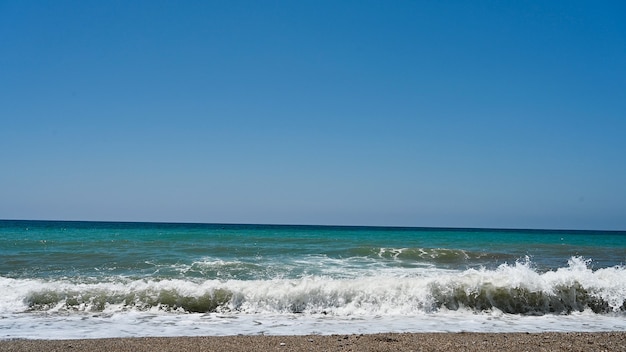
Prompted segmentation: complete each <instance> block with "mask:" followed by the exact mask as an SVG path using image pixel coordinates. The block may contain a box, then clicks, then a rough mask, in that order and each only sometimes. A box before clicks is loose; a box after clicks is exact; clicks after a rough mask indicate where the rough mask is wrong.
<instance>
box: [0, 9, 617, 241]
mask: <svg viewBox="0 0 626 352" xmlns="http://www.w3.org/2000/svg"><path fill="white" fill-rule="evenodd" d="M624 4H626V3H625V2H622V1H612V2H611V1H575V0H567V1H386V0H385V1H230V0H229V1H182V2H179V1H153V0H150V1H18V0H15V1H7V0H0V119H1V127H0V218H4V219H60V220H124V221H126V220H129V221H181V222H188V221H189V222H227V223H280V224H339V225H341V224H344V225H397V226H452V227H512V228H567V229H571V228H576V229H621V230H626V5H624Z"/></svg>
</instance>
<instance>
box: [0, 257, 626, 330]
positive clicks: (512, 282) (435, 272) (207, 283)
mask: <svg viewBox="0 0 626 352" xmlns="http://www.w3.org/2000/svg"><path fill="white" fill-rule="evenodd" d="M520 290H522V292H524V293H525V294H527V295H532V294H534V293H537V294H538V297H540V298H543V297H544V296H550V295H556V298H555V299H554V300H555V301H556V302H557V303H558V304H563V305H564V306H566V307H570V308H565V310H564V311H562V312H558V311H557V314H551V313H550V310H549V309H552V308H554V307H547V308H546V307H539V308H537V309H538V312H539V313H540V314H544V315H542V316H528V315H522V314H506V313H503V312H502V311H501V310H499V309H498V308H496V307H497V305H494V306H487V308H484V307H482V308H481V304H487V305H488V303H489V302H491V301H493V302H496V303H495V304H497V302H498V300H502V299H504V300H506V299H509V300H511V301H513V303H515V304H521V303H519V302H518V299H517V296H515V295H516V294H517V293H518V292H520ZM0 292H2V293H3V299H2V300H0V334H2V335H0V338H74V337H80V338H96V337H120V336H184V335H231V334H276V335H280V334H332V333H375V332H439V331H441V332H446V331H447V332H458V331H494V332H511V331H527V332H537V331H615V330H619V331H624V330H626V319H624V316H625V309H624V308H625V302H626V268H624V267H612V268H602V269H598V270H592V269H591V265H590V262H589V261H586V260H584V259H582V258H576V257H574V258H572V259H571V260H570V261H569V264H568V266H567V267H563V268H559V269H557V270H554V271H548V272H543V273H542V272H539V271H537V270H535V269H534V268H533V265H532V263H531V262H530V261H528V260H527V261H524V262H519V263H515V264H512V265H501V266H499V267H498V268H496V269H493V270H489V269H469V270H464V271H453V270H442V269H435V268H411V269H407V268H405V269H402V268H394V269H393V270H391V269H390V270H385V271H382V272H372V273H370V275H367V276H364V277H361V278H354V277H349V278H341V277H330V276H305V277H301V278H298V279H281V278H275V279H271V280H195V281H194V280H179V279H169V280H154V279H136V280H131V279H127V278H115V280H113V278H111V281H110V282H94V283H89V282H72V281H70V280H56V281H45V280H40V279H14V278H2V277H0ZM581 292H582V293H584V294H585V295H586V297H587V296H588V297H587V298H588V299H589V300H601V301H602V302H604V304H605V305H606V309H604V311H602V312H601V314H597V313H594V312H592V311H591V309H589V308H587V309H585V304H587V303H585V301H584V299H587V298H584V299H583V301H582V302H578V301H577V300H580V297H578V296H577V295H580V294H581ZM220 293H221V294H224V293H226V294H225V296H222V297H221V298H219V297H218V296H219V294H220ZM46 294H49V296H50V297H52V298H49V297H48V296H46ZM38 295H39V296H38ZM459 295H461V296H463V295H465V296H463V297H468V298H467V301H463V299H462V298H463V297H461V299H460V300H459V301H458V302H456V303H458V304H457V306H455V305H454V304H449V305H446V304H442V303H441V302H442V301H441V300H442V299H443V300H445V299H456V298H457V296H459ZM481 295H483V296H484V297H482V296H481ZM498 295H500V297H499V296H498ZM40 296H42V297H43V298H38V297H40ZM164 296H168V297H170V298H169V299H170V301H167V300H164V299H163V297H164ZM492 296H493V297H492ZM502 296H503V297H504V298H502ZM509 296H510V297H509ZM172 297H173V298H172ZM207 297H208V298H207ZM212 297H218V298H216V299H218V300H221V301H219V302H218V303H219V304H216V306H215V307H214V308H215V310H214V311H213V312H212V313H189V311H184V310H183V309H182V308H181V307H184V304H181V305H178V306H177V305H176V304H175V305H174V306H172V303H168V302H171V301H173V302H178V301H185V300H187V301H192V302H195V301H194V299H196V300H197V301H198V302H201V301H202V300H203V299H204V300H209V301H210V299H212ZM442 297H443V298H442ZM476 297H478V298H476ZM527 297H528V296H523V297H522V298H527ZM531 298H532V297H531ZM471 299H483V300H484V302H483V301H480V302H479V303H477V304H474V306H464V305H463V304H467V302H470V301H471ZM177 300H178V301H177ZM490 300H491V301H490ZM33 302H35V303H36V304H35V306H33ZM98 302H100V303H98ZM102 302H104V303H102ZM485 302H486V303H485ZM540 303H541V302H540ZM37 304H39V305H37ZM529 304H532V303H529ZM164 305H166V306H167V307H165V308H167V309H164ZM568 305H569V306H568ZM450 306H453V308H454V309H448V308H450ZM446 307H448V308H446ZM522 308H523V307H522ZM33 309H34V310H33ZM212 309H213V308H212ZM542 309H543V311H542ZM531 312H532V311H531ZM562 313H567V314H562Z"/></svg>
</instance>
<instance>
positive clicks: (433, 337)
mask: <svg viewBox="0 0 626 352" xmlns="http://www.w3.org/2000/svg"><path fill="white" fill-rule="evenodd" d="M0 351H15V352H18V351H19V352H26V351H48V352H53V351H89V352H91V351H107V352H113V351H120V352H122V351H128V352H131V351H132V352H143V351H145V352H153V351H186V352H195V351H198V352H199V351H226V352H228V351H254V352H262V351H416V352H417V351H531V352H539V351H626V332H608V333H540V334H527V333H415V334H374V335H325V336H320V335H310V336H220V337H216V336H211V337H163V338H161V337H156V338H155V337H146V338H113V339H85V340H0Z"/></svg>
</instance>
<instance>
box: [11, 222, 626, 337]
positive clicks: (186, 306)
mask: <svg viewBox="0 0 626 352" xmlns="http://www.w3.org/2000/svg"><path fill="white" fill-rule="evenodd" d="M0 258H2V260H1V261H0V289H1V290H2V292H4V293H5V297H6V298H5V300H4V301H3V302H2V303H0V314H2V317H3V318H5V319H0V322H2V323H4V324H8V327H5V328H4V329H5V330H4V331H9V333H8V334H7V337H15V336H20V335H19V334H17V335H16V331H17V330H19V329H18V327H22V328H21V329H22V330H23V326H22V325H19V324H17V323H15V324H17V325H15V324H13V325H12V323H11V322H16V321H21V320H20V319H27V318H28V319H31V320H32V321H30V322H29V324H33V321H34V322H35V325H37V324H36V322H38V321H40V322H41V323H42V324H43V321H44V320H41V319H42V314H43V316H45V317H46V319H53V318H54V317H57V318H58V317H65V318H67V317H68V316H70V317H75V318H77V319H78V318H79V317H81V319H82V318H84V317H85V314H93V313H98V314H105V313H106V314H105V315H107V316H109V317H113V316H115V317H117V318H119V319H122V318H120V317H123V319H122V321H126V322H128V321H127V320H124V319H130V317H131V316H133V317H135V316H136V314H140V315H142V314H148V315H147V316H155V314H156V316H158V317H159V319H166V318H167V319H174V320H176V319H180V318H181V314H227V315H229V316H231V317H233V318H237V319H244V320H245V319H252V320H251V321H254V319H257V321H258V319H261V317H268V316H273V317H279V318H277V319H279V320H280V319H283V318H284V319H291V318H293V317H292V315H293V314H297V315H298V317H302V318H298V319H300V320H301V321H307V320H306V319H309V318H311V317H320V316H323V317H324V319H326V320H324V321H325V322H327V323H328V319H331V320H332V321H333V322H337V321H343V320H344V319H353V318H355V317H359V318H363V317H369V316H374V317H383V318H385V319H396V318H398V319H399V317H404V318H408V317H413V318H414V317H415V316H421V315H424V314H426V315H429V317H430V318H431V319H432V318H435V317H436V318H437V319H442V325H446V324H449V323H450V322H449V321H446V319H448V318H450V316H451V314H452V312H454V314H456V315H458V314H471V315H467V316H466V317H467V318H468V319H469V318H470V317H472V316H474V318H472V319H475V316H476V314H479V315H484V314H493V313H494V312H501V313H503V314H505V315H504V317H505V318H501V319H502V321H505V320H506V319H512V318H513V317H533V316H552V317H553V318H555V319H557V318H559V317H563V316H572V315H573V314H582V313H585V312H589V314H592V315H593V316H594V317H611V318H618V319H622V320H623V317H624V314H625V313H624V312H626V305H625V302H626V270H625V269H624V266H623V264H624V263H625V262H626V232H603V231H597V232H593V231H543V230H493V229H439V228H383V227H330V226H270V225H223V224H165V223H107V222H48V221H0ZM456 315H455V316H456ZM462 316H465V315H462ZM18 317H19V318H18ZM288 317H290V318H288ZM304 317H306V318H304ZM457 318H458V317H457ZM457 318H455V319H457ZM146 319H147V318H146ZM333 319H334V320H333ZM450 319H451V318H450ZM70 320H71V319H70ZM91 320H93V319H91ZM91 320H90V319H87V322H84V324H89V321H91ZM400 320H401V319H400ZM461 320H462V318H461ZM394 321H395V320H394ZM46 322H47V323H49V321H47V320H46ZM118 323H119V322H118ZM170 323H171V321H170ZM55 324H56V325H58V326H59V329H61V327H65V328H67V326H65V325H63V324H62V323H60V322H59V321H55V322H54V324H53V326H56V325H55ZM129 324H130V323H129ZM251 324H252V323H251ZM611 324H613V323H611ZM0 325H1V324H0ZM79 325H80V324H79ZM122 325H123V324H122ZM148 325H149V324H148ZM174 325H176V324H174ZM305 325H306V324H305ZM400 325H401V326H404V325H402V324H400ZM520 326H526V328H527V329H528V326H527V325H520ZM603 326H604V325H603ZM613 326H615V325H614V324H613ZM0 327H1V326H0ZM405 328H406V326H404V327H403V328H397V329H399V330H402V331H405ZM602 329H606V326H604V327H603V328H602ZM614 329H615V327H614ZM617 329H621V328H619V327H618V328H617ZM435 330H436V329H435ZM496 330H497V328H496ZM522 330H524V329H522ZM228 331H230V330H228V328H227V327H223V329H222V330H219V331H217V332H213V333H214V334H220V333H228ZM409 331H410V329H409ZM302 332H303V333H310V332H311V331H309V330H306V329H304V330H303V331H302ZM251 333H259V331H258V330H254V329H252V331H251ZM263 333H272V330H271V329H270V330H267V331H266V330H263ZM157 334H158V333H157ZM172 334H174V335H175V334H177V333H176V332H173V333H172ZM137 335H139V336H141V335H142V333H141V332H138V333H137ZM63 336H65V335H63ZM133 336H134V335H133Z"/></svg>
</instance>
